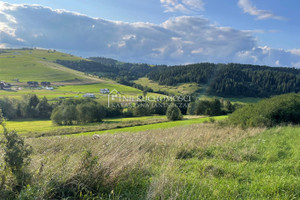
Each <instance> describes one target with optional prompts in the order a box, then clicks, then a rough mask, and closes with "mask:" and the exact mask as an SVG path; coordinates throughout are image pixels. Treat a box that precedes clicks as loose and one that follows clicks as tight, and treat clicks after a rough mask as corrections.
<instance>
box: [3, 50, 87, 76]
mask: <svg viewBox="0 0 300 200" xmlns="http://www.w3.org/2000/svg"><path fill="white" fill-rule="evenodd" d="M5 51H6V52H7V53H1V54H0V61H1V62H0V71H1V73H0V80H3V81H7V82H15V81H16V79H18V80H19V81H20V82H27V81H39V82H40V81H50V82H54V81H66V80H74V79H83V78H87V77H86V76H84V74H83V73H78V72H76V71H75V70H71V69H67V68H65V67H62V66H60V65H57V64H54V63H53V61H55V60H56V59H64V60H80V59H81V58H79V57H75V56H72V55H68V54H64V53H59V52H52V51H51V52H48V51H47V50H37V49H35V50H5Z"/></svg>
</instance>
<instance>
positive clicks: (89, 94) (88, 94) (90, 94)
mask: <svg viewBox="0 0 300 200" xmlns="http://www.w3.org/2000/svg"><path fill="white" fill-rule="evenodd" d="M83 97H88V98H96V96H95V95H94V94H92V93H86V94H84V95H83Z"/></svg>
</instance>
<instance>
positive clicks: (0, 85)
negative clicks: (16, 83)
mask: <svg viewBox="0 0 300 200" xmlns="http://www.w3.org/2000/svg"><path fill="white" fill-rule="evenodd" d="M10 88H11V84H9V83H5V82H4V81H1V82H0V90H8V89H10Z"/></svg>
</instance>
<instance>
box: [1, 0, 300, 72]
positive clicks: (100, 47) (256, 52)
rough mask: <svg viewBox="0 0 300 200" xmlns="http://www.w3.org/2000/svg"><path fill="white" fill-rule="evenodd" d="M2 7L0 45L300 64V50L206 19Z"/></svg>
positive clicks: (160, 59) (157, 59) (136, 58)
mask: <svg viewBox="0 0 300 200" xmlns="http://www.w3.org/2000/svg"><path fill="white" fill-rule="evenodd" d="M165 1H166V2H167V1H170V2H172V0H165ZM0 11H1V14H0V17H1V22H2V24H1V26H0V47H4V46H5V47H40V48H49V49H57V50H61V51H65V52H69V53H73V54H76V55H80V56H105V57H111V58H115V59H119V60H122V61H128V62H145V63H155V64H183V63H195V62H225V63H227V62H240V63H253V64H265V65H272V66H275V65H276V61H278V62H279V63H280V64H281V65H283V66H291V65H292V64H297V63H299V62H300V51H299V53H297V52H298V50H290V51H284V50H281V49H277V50H276V49H272V48H270V47H258V46H257V41H256V38H255V37H254V36H252V32H251V31H240V30H236V29H233V28H230V27H221V26H218V25H214V24H212V23H211V22H210V21H209V20H207V19H205V18H203V17H189V16H182V17H175V18H170V19H168V20H167V21H165V22H164V23H162V24H159V25H156V24H151V23H143V22H139V23H125V22H120V21H118V22H115V21H108V20H103V19H95V18H91V17H88V16H85V15H81V14H78V13H72V12H66V11H63V10H59V11H57V10H52V9H50V8H46V7H42V6H24V5H10V4H5V6H2V7H0ZM6 16H11V19H15V20H9V19H7V17H6ZM258 32H259V31H258ZM278 62H277V63H278Z"/></svg>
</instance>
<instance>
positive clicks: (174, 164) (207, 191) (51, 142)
mask: <svg viewBox="0 0 300 200" xmlns="http://www.w3.org/2000/svg"><path fill="white" fill-rule="evenodd" d="M299 133H300V127H284V128H281V127H279V128H274V129H270V130H267V131H265V129H261V128H251V129H244V130H243V129H240V128H232V127H221V126H217V125H215V124H193V125H189V126H184V127H173V128H168V129H156V130H149V131H143V132H137V133H119V134H103V135H100V136H99V138H98V139H93V136H92V135H90V136H81V137H61V136H57V137H51V138H50V137H48V138H28V139H26V142H27V143H28V144H30V145H32V146H33V149H34V155H33V157H32V163H31V169H32V172H33V173H34V174H35V175H34V179H33V182H32V184H31V186H29V187H28V188H27V189H26V190H24V191H23V193H22V195H23V197H24V198H25V197H28V196H30V197H31V198H33V197H35V198H41V199H62V198H69V199H84V198H85V199H92V198H94V199H139V200H140V199H297V198H299V197H300V193H299V191H300V184H299V183H300V181H299V180H300V162H299V160H300V159H299V158H300V149H299V148H298V147H299V145H300V137H299Z"/></svg>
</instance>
